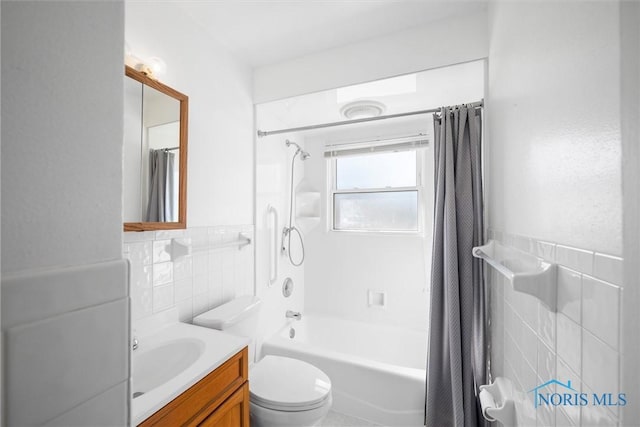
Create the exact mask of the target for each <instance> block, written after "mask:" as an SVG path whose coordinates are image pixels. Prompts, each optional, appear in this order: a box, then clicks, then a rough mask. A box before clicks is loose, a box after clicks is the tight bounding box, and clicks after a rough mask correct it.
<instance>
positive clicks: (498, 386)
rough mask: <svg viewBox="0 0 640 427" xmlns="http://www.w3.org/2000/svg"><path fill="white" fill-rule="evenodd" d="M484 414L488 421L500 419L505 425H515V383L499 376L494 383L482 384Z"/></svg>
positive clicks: (481, 400)
mask: <svg viewBox="0 0 640 427" xmlns="http://www.w3.org/2000/svg"><path fill="white" fill-rule="evenodd" d="M479 398H480V405H481V406H482V416H483V417H484V418H485V419H486V420H487V421H500V422H501V423H502V424H503V425H505V426H511V425H515V418H516V412H515V406H514V403H513V384H511V381H510V380H509V379H507V378H503V377H497V378H496V379H495V380H494V381H493V383H492V384H488V385H481V386H480V394H479Z"/></svg>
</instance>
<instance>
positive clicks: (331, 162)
mask: <svg viewBox="0 0 640 427" xmlns="http://www.w3.org/2000/svg"><path fill="white" fill-rule="evenodd" d="M414 149H415V148H414ZM415 151H416V157H415V161H416V185H415V186H410V187H385V188H353V189H337V173H338V168H337V158H336V157H333V158H327V160H328V162H327V168H328V169H329V170H328V172H329V173H328V174H327V177H328V179H327V181H328V182H327V185H328V188H329V194H328V195H329V200H328V203H327V210H328V212H327V213H328V215H327V219H328V221H327V222H328V224H327V227H328V228H327V230H328V231H331V232H337V233H350V232H352V233H382V234H385V233H389V234H394V233H400V234H402V233H406V234H420V233H422V232H423V221H424V212H423V210H424V208H423V206H422V205H423V200H422V199H423V187H422V170H423V162H424V156H423V153H422V150H421V149H415ZM401 191H415V192H416V193H417V229H411V230H406V229H405V230H400V229H398V230H387V229H373V228H371V229H341V228H336V207H335V196H336V194H348V193H381V192H401Z"/></svg>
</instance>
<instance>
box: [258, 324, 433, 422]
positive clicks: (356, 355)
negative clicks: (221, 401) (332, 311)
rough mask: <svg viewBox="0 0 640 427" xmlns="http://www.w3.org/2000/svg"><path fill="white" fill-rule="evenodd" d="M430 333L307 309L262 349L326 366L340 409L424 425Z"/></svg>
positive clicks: (335, 405) (336, 407) (372, 418)
mask: <svg viewBox="0 0 640 427" xmlns="http://www.w3.org/2000/svg"><path fill="white" fill-rule="evenodd" d="M291 327H293V328H294V329H295V337H294V338H290V337H289V333H290V329H291ZM426 335H427V334H426V332H419V331H411V330H405V329H400V328H394V327H386V326H378V325H370V324H367V323H361V322H353V321H348V320H342V319H338V318H333V317H324V316H317V315H307V314H304V315H303V316H302V320H301V321H299V322H292V323H291V324H290V326H287V327H285V328H284V329H283V330H282V331H280V332H279V333H278V334H276V335H274V336H273V337H271V338H269V339H268V340H267V341H265V342H264V344H263V346H262V354H263V355H266V354H273V355H280V356H288V357H294V358H296V359H301V360H305V361H307V362H309V363H312V364H313V365H315V366H317V367H318V368H320V369H321V370H323V371H324V372H325V373H326V374H327V375H328V376H329V378H331V383H332V390H333V409H334V410H335V411H337V412H341V413H344V414H347V415H351V416H355V417H359V418H363V419H366V420H369V421H372V422H374V423H377V424H380V425H385V426H423V425H424V424H423V421H424V402H425V377H426V370H425V366H426V357H427V356H426V355H427V350H426Z"/></svg>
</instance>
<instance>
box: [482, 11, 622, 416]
mask: <svg viewBox="0 0 640 427" xmlns="http://www.w3.org/2000/svg"><path fill="white" fill-rule="evenodd" d="M489 39H490V55H489V95H488V99H487V103H486V106H487V108H486V110H487V114H486V119H487V121H486V129H487V138H486V139H487V147H488V162H487V164H488V168H487V170H488V182H487V194H488V206H489V209H488V210H489V221H488V225H489V227H491V228H492V229H493V236H494V237H495V238H497V239H499V240H502V241H503V242H504V243H505V244H507V245H510V246H515V247H518V248H520V249H522V250H525V251H528V252H532V253H534V254H536V255H537V256H540V257H543V258H546V259H548V260H550V261H554V262H556V263H558V264H559V265H560V266H561V268H560V270H559V273H558V313H554V312H550V311H549V310H547V309H546V308H545V307H544V306H543V305H541V304H539V302H538V301H537V300H535V299H533V298H531V297H528V296H526V295H523V294H520V293H517V292H515V293H514V292H513V290H512V288H511V286H510V285H509V284H508V283H504V282H503V281H502V280H501V279H498V278H496V277H493V279H492V281H491V282H492V288H491V292H492V301H491V315H492V318H493V320H492V322H493V330H492V345H493V351H492V368H493V375H494V376H496V375H505V376H507V377H509V378H510V379H512V380H513V381H514V382H515V384H516V387H517V389H518V390H519V391H521V392H522V395H521V396H526V397H525V398H524V399H525V400H524V401H523V402H520V403H519V404H518V405H517V413H518V421H519V425H530V424H532V423H535V422H536V419H537V422H538V423H539V424H538V425H556V424H557V425H565V424H568V425H580V424H581V423H582V424H584V425H595V424H598V423H601V424H598V425H610V423H611V422H614V423H615V421H616V420H617V419H618V412H617V408H615V407H612V408H604V407H595V406H585V407H582V408H580V407H562V408H558V409H557V410H555V411H548V410H546V408H538V409H537V410H536V409H534V408H533V406H532V398H533V394H532V393H527V391H528V390H531V389H532V388H533V387H535V386H536V385H538V384H541V383H542V382H545V381H548V380H549V379H551V378H558V379H559V380H560V381H563V382H564V381H566V380H572V383H573V384H574V386H576V387H577V389H578V390H579V391H583V392H586V393H591V392H598V393H605V392H611V393H618V391H620V392H624V391H625V390H623V389H621V388H620V384H621V380H620V373H619V357H620V343H619V341H618V333H619V328H620V319H619V313H620V305H621V285H622V260H621V259H620V258H619V257H618V256H619V255H620V254H621V252H622V229H621V217H622V205H621V176H620V175H621V174H620V164H621V162H620V160H621V159H620V150H621V147H620V119H619V117H620V89H619V83H620V51H619V46H620V39H619V4H618V3H617V2H550V3H539V2H508V1H504V2H503V1H496V2H492V3H490V9H489ZM530 238H533V239H530Z"/></svg>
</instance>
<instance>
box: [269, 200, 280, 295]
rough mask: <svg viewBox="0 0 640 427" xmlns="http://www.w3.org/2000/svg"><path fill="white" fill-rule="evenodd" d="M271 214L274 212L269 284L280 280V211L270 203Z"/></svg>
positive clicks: (270, 243) (270, 246)
mask: <svg viewBox="0 0 640 427" xmlns="http://www.w3.org/2000/svg"><path fill="white" fill-rule="evenodd" d="M269 214H272V218H273V222H272V224H271V225H272V226H271V233H270V234H271V241H270V242H269V286H271V285H273V284H274V283H275V282H276V280H278V211H277V210H276V208H274V207H273V206H271V205H269V206H267V215H269ZM267 224H268V223H267Z"/></svg>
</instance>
